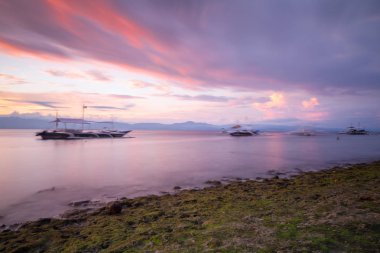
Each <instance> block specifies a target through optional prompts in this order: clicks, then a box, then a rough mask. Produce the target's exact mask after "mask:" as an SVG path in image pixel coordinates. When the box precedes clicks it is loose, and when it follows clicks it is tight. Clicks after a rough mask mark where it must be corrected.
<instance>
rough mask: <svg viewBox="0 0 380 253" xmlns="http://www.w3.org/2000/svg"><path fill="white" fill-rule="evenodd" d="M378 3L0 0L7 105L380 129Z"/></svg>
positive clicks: (41, 111) (97, 114)
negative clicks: (84, 106) (84, 108)
mask: <svg viewBox="0 0 380 253" xmlns="http://www.w3.org/2000/svg"><path fill="white" fill-rule="evenodd" d="M379 31H380V1H378V0H374V1H370V0H362V1H356V0H353V1H351V0H342V1H339V0H318V1H314V0H313V1H311V0H302V1H301V0H294V1H292V0H289V1H277V0H276V1H272V0H266V1H256V0H246V1H245V0H234V1H230V0H228V1H224V0H204V1H196V0H190V1H180V0H151V1H145V0H139V1H128V0H115V1H110V0H107V1H103V0H80V1H74V0H66V1H62V0H33V1H29V0H0V115H9V114H12V115H14V114H17V115H21V116H22V115H25V116H26V115H43V116H46V115H56V114H57V113H58V115H59V116H62V117H63V116H64V117H81V114H82V105H83V104H84V105H86V106H87V109H86V111H85V115H86V118H88V119H93V120H109V119H113V120H117V121H125V122H131V123H135V122H159V123H173V122H183V121H188V120H192V121H197V122H208V123H212V124H235V123H240V124H244V123H247V124H248V123H249V124H260V123H268V124H283V125H300V126H302V125H312V126H330V127H346V126H349V125H351V124H354V125H356V124H359V123H360V124H361V125H362V126H366V127H380V99H379V97H380V32H379Z"/></svg>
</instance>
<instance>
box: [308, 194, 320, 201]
mask: <svg viewBox="0 0 380 253" xmlns="http://www.w3.org/2000/svg"><path fill="white" fill-rule="evenodd" d="M320 197H321V195H320V194H318V193H316V194H313V195H311V196H310V198H311V199H313V200H317V199H319V198H320Z"/></svg>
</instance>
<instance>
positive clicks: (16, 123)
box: [0, 116, 221, 130]
mask: <svg viewBox="0 0 380 253" xmlns="http://www.w3.org/2000/svg"><path fill="white" fill-rule="evenodd" d="M50 121H51V120H50V119H41V118H38V119H37V118H27V119H26V118H21V117H14V116H10V117H0V129H48V128H53V127H54V124H52V123H49V122H50ZM113 125H114V127H115V128H117V129H132V130H219V129H221V127H220V126H216V125H211V124H207V123H198V122H193V121H187V122H183V123H174V124H161V123H135V124H129V123H123V122H115V123H114V124H113ZM104 127H108V128H110V127H111V124H110V123H109V124H102V123H93V124H91V128H92V129H101V128H104Z"/></svg>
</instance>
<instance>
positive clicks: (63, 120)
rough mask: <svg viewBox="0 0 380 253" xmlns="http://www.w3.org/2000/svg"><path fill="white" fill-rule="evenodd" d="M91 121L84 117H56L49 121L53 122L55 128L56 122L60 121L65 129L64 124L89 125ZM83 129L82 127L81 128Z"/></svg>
mask: <svg viewBox="0 0 380 253" xmlns="http://www.w3.org/2000/svg"><path fill="white" fill-rule="evenodd" d="M92 122H93V121H87V120H84V119H74V118H56V119H55V120H53V121H50V123H55V127H56V129H57V128H58V124H59V123H62V124H64V126H65V129H67V127H66V124H78V125H82V126H83V125H89V124H91V123H92ZM82 129H83V128H82Z"/></svg>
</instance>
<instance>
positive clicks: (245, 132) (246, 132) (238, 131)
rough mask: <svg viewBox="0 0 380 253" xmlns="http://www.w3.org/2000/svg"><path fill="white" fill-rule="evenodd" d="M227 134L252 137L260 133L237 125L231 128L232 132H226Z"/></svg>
mask: <svg viewBox="0 0 380 253" xmlns="http://www.w3.org/2000/svg"><path fill="white" fill-rule="evenodd" d="M226 133H228V134H230V135H231V136H252V135H258V134H259V131H258V130H253V129H250V128H248V127H242V126H240V125H235V126H233V127H231V129H230V130H228V131H226Z"/></svg>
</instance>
